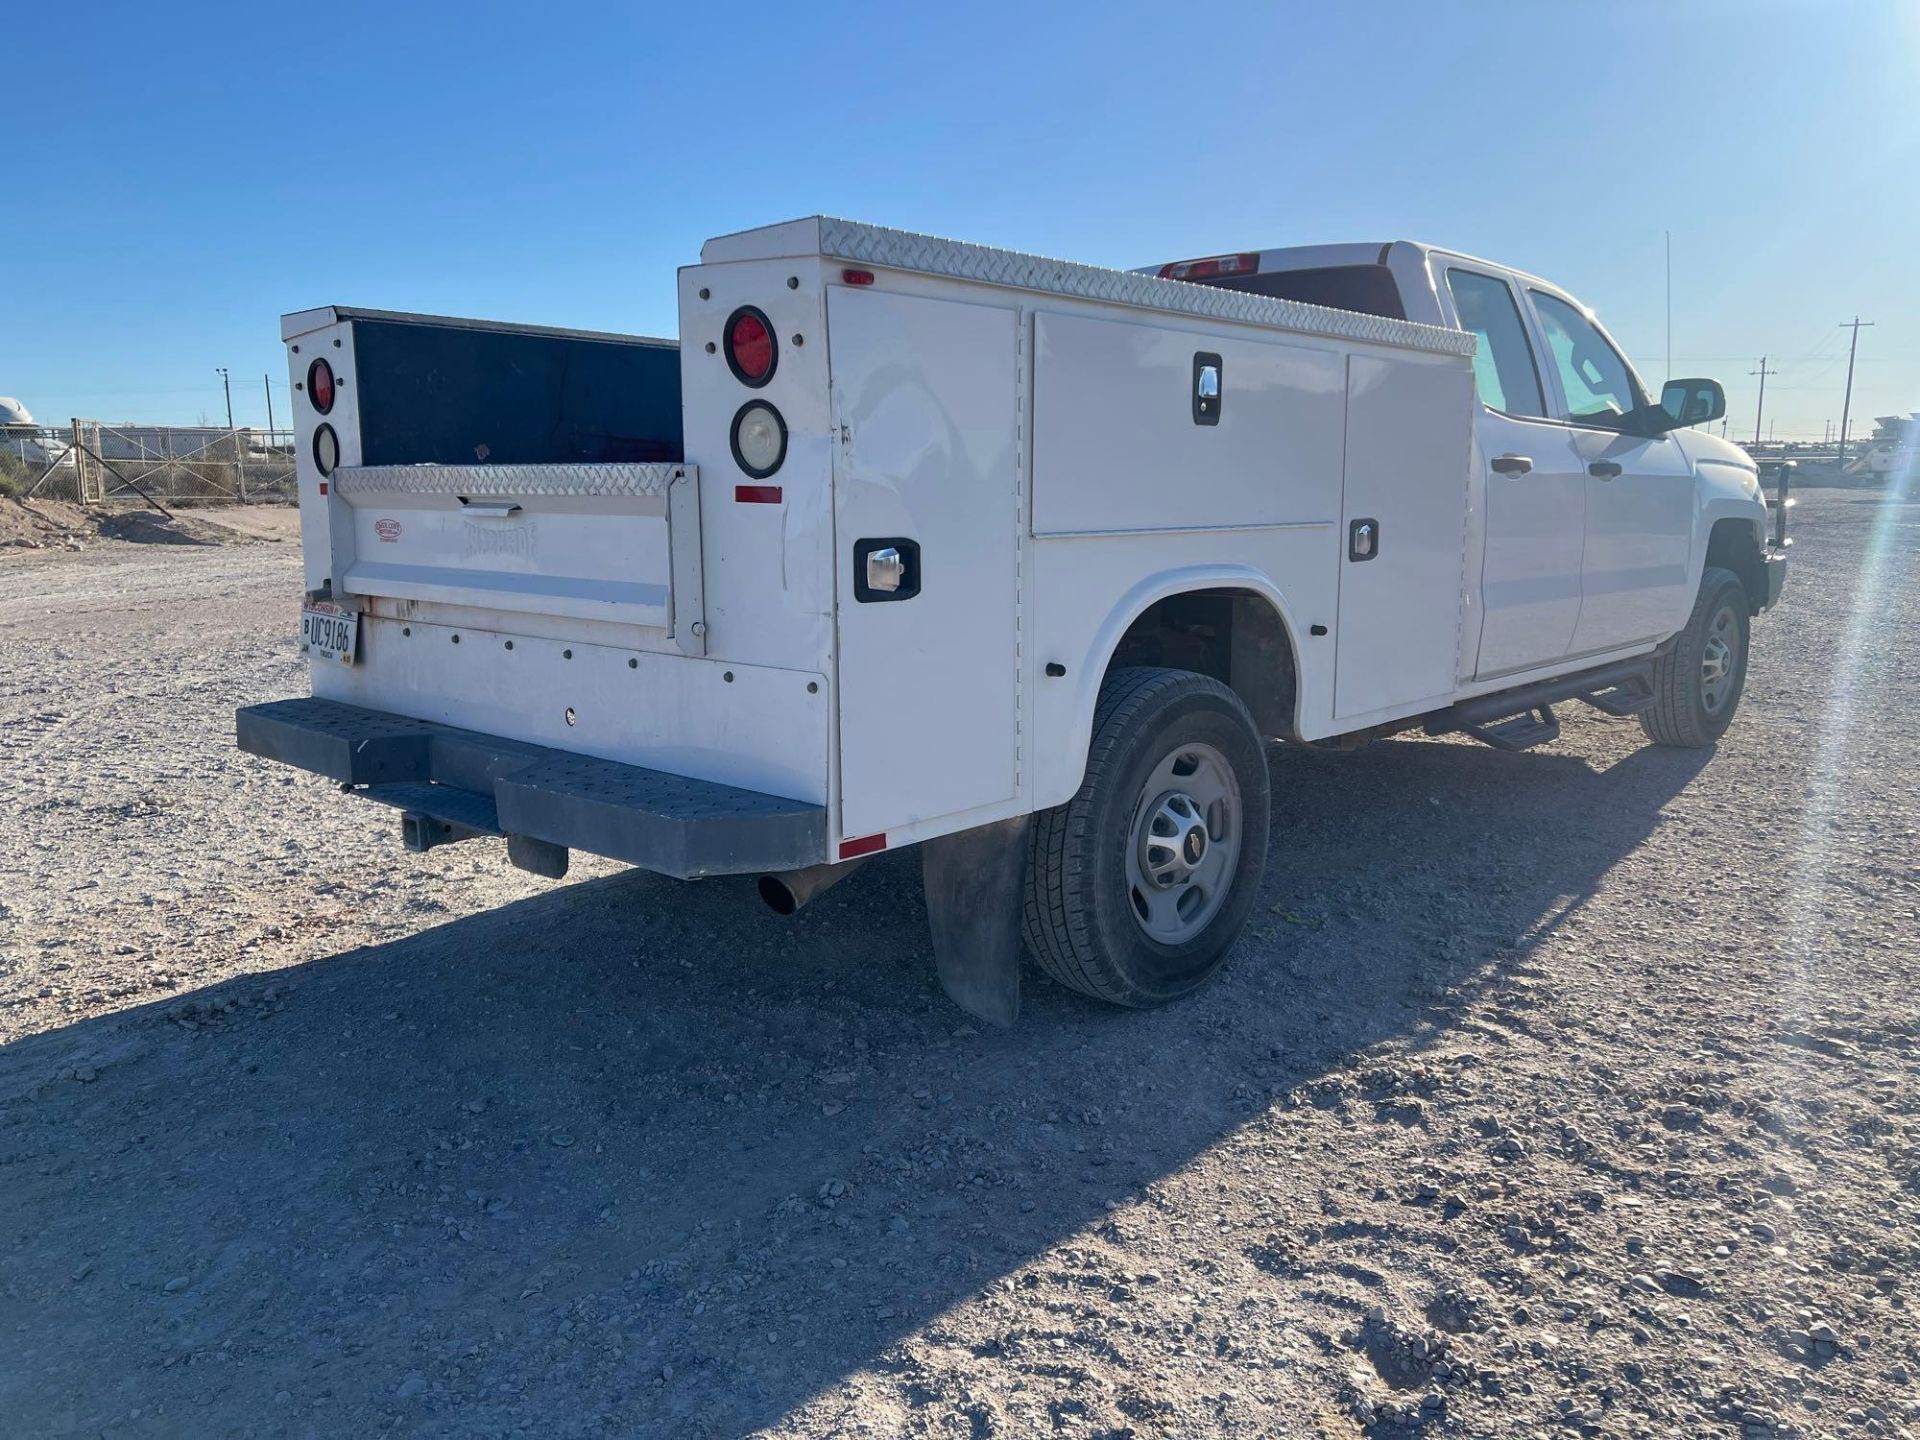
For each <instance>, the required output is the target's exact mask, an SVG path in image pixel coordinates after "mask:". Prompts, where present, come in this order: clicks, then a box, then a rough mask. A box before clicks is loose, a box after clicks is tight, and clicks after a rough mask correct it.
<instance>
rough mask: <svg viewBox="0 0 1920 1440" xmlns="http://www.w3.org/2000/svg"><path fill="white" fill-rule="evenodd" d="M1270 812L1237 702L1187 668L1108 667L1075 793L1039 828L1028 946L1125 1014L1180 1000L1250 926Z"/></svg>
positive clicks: (1260, 754)
mask: <svg viewBox="0 0 1920 1440" xmlns="http://www.w3.org/2000/svg"><path fill="white" fill-rule="evenodd" d="M1269 804H1270V799H1269V792H1268V781H1267V761H1266V751H1265V748H1264V747H1263V745H1262V744H1261V741H1260V736H1259V733H1258V731H1256V730H1255V728H1254V724H1253V718H1252V717H1251V716H1250V715H1249V714H1248V713H1247V708H1246V706H1245V705H1244V704H1242V703H1241V700H1240V697H1239V696H1237V695H1235V694H1234V693H1233V691H1231V690H1229V689H1228V688H1227V687H1226V686H1225V685H1222V684H1221V683H1220V682H1219V681H1217V680H1213V679H1210V678H1208V677H1207V676H1204V675H1196V674H1194V673H1192V672H1191V671H1186V670H1161V669H1132V668H1128V669H1120V670H1115V671H1113V672H1111V673H1110V674H1109V675H1108V676H1107V678H1106V681H1105V683H1104V684H1103V685H1102V686H1101V690H1100V702H1099V705H1098V707H1097V709H1096V711H1095V714H1094V722H1093V741H1092V744H1091V745H1090V747H1089V749H1088V755H1087V773H1086V778H1085V780H1084V781H1083V782H1082V783H1081V786H1080V790H1079V793H1078V794H1076V795H1075V796H1074V797H1073V798H1072V799H1071V800H1069V801H1068V802H1067V803H1066V804H1064V805H1061V806H1057V807H1056V808H1054V809H1052V810H1048V811H1044V812H1042V813H1041V814H1039V815H1037V816H1035V817H1034V822H1035V823H1034V826H1033V830H1032V840H1031V846H1032V849H1031V852H1030V856H1029V863H1028V867H1027V896H1026V906H1025V933H1026V942H1027V948H1028V949H1029V950H1030V951H1031V952H1032V953H1033V956H1034V958H1035V959H1036V960H1037V961H1038V962H1039V963H1040V966H1041V968H1042V969H1044V970H1045V971H1046V972H1047V973H1048V974H1049V975H1051V976H1053V977H1054V979H1056V980H1058V981H1060V983H1061V984H1063V985H1068V986H1071V987H1072V988H1073V989H1075V990H1079V991H1082V992H1083V993H1085V994H1088V995H1092V996H1095V997H1097V998H1099V999H1102V1000H1110V1001H1112V1002H1114V1003H1115V1004H1119V1005H1133V1006H1147V1005H1158V1004H1163V1003H1165V1002H1166V1001H1169V1000H1173V999H1176V998H1178V997H1179V996H1181V995H1185V994H1186V993H1188V992H1189V991H1191V990H1193V989H1195V988H1196V987H1198V986H1199V985H1200V984H1201V983H1203V982H1204V981H1205V980H1206V979H1207V978H1208V977H1209V976H1211V975H1212V974H1213V972H1214V971H1215V970H1217V969H1218V968H1219V967H1220V963H1221V962H1222V961H1223V960H1224V959H1225V958H1226V954H1227V950H1228V949H1229V948H1230V947H1231V946H1232V944H1233V942H1234V941H1235V940H1236V939H1237V938H1239V935H1240V932H1241V930H1242V929H1244V928H1245V926H1246V922H1247V914H1248V911H1249V910H1250V909H1251V908H1252V905H1253V899H1254V891H1255V890H1256V889H1257V888H1258V886H1259V883H1260V875H1261V872H1262V871H1263V870H1264V869H1265V867H1266V860H1267V825H1268V812H1269Z"/></svg>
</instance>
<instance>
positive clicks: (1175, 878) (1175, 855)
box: [1127, 745, 1240, 945]
mask: <svg viewBox="0 0 1920 1440" xmlns="http://www.w3.org/2000/svg"><path fill="white" fill-rule="evenodd" d="M1128 834H1129V836H1130V837H1131V838H1130V840H1129V843H1128V845H1127V889H1128V899H1129V900H1130V901H1131V902H1132V905H1133V917H1134V919H1135V920H1137V921H1138V922H1139V923H1140V928H1141V929H1142V930H1144V931H1146V933H1147V934H1148V935H1149V936H1151V937H1152V938H1153V939H1155V940H1158V941H1159V942H1160V943H1161V944H1162V945H1180V944H1184V943H1185V942H1186V941H1188V940H1191V939H1192V938H1193V937H1194V936H1195V935H1198V934H1199V933H1200V932H1201V931H1202V930H1204V929H1205V928H1206V926H1207V922H1208V921H1210V920H1211V919H1213V917H1214V915H1215V914H1217V913H1218V912H1219V909H1220V906H1221V905H1222V904H1223V903H1225V901H1226V898H1227V892H1228V891H1229V890H1230V889H1232V887H1233V875H1234V870H1235V868H1236V864H1237V862H1238V861H1239V858H1240V785H1239V782H1238V781H1236V780H1235V779H1234V776H1233V767H1232V766H1231V765H1229V764H1227V760H1226V757H1225V756H1224V755H1222V754H1221V753H1220V752H1219V751H1218V750H1216V749H1214V748H1213V747H1212V746H1211V745H1182V746H1180V747H1179V748H1178V749H1175V750H1173V751H1171V752H1169V753H1168V754H1167V755H1166V756H1165V757H1163V758H1162V759H1161V761H1160V763H1159V764H1158V765H1156V766H1154V767H1153V773H1152V774H1150V775H1149V776H1148V777H1147V782H1146V784H1145V785H1143V786H1142V787H1141V790H1140V798H1139V800H1137V801H1136V802H1135V804H1134V808H1133V823H1132V825H1131V826H1130V827H1129V830H1128Z"/></svg>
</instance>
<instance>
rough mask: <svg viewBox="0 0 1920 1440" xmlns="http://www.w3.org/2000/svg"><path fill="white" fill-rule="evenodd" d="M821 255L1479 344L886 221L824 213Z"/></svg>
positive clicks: (1348, 331) (1446, 345) (1383, 337)
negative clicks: (996, 246) (916, 231)
mask: <svg viewBox="0 0 1920 1440" xmlns="http://www.w3.org/2000/svg"><path fill="white" fill-rule="evenodd" d="M819 225H820V253H821V254H822V255H829V256H832V257H833V258H834V259H836V260H856V261H860V262H862V263H864V264H868V265H880V266H884V267H885V268H887V269H889V270H918V271H920V272H921V273H923V274H927V275H946V276H950V277H952V278H954V279H956V280H978V281H980V282H982V283H984V284H988V285H1011V286H1014V287H1017V288H1019V289H1022V290H1040V291H1045V292H1047V293H1049V294H1053V295H1070V296H1073V297H1075V298H1077V299H1082V300H1106V301H1111V302H1112V303H1114V304H1117V305H1132V306H1136V307H1138V308H1140V309H1143V310H1168V311H1174V312H1177V313H1180V314H1183V315H1201V316H1205V317H1207V318H1209V319H1214V320H1240V321H1244V322H1246V323H1247V324H1250V325H1273V326H1278V327H1280V328H1282V329H1286V330H1300V331H1305V332H1307V333H1308V334H1313V335H1326V336H1330V337H1332V338H1334V339H1337V340H1362V341H1366V342H1369V343H1371V344H1376V345H1397V346H1399V347H1400V348H1402V349H1407V350H1430V351H1434V352H1436V353H1439V354H1443V355H1471V354H1473V352H1474V349H1475V346H1476V344H1477V342H1476V341H1475V339H1474V337H1473V336H1472V335H1469V334H1467V333H1465V332H1463V331H1459V330H1445V329H1442V328H1441V327H1439V326H1437V325H1420V324H1416V323H1415V322H1413V321H1411V320H1390V319H1387V318H1386V317H1384V316H1380V315H1362V314H1360V313H1359V312H1357V311H1353V310H1333V309H1329V308H1327V307H1326V306H1323V305H1308V304H1305V303H1303V302H1301V301H1298V300H1276V299H1274V298H1272V297H1270V296H1266V295H1250V294H1248V293H1247V292H1246V291H1244V290H1223V289H1221V288H1219V287H1218V286H1214V285H1190V284H1188V283H1187V282H1185V281H1183V280H1161V279H1159V278H1157V277H1155V276H1152V275H1136V274H1133V273H1131V272H1130V271H1126V270H1105V269H1102V268H1101V267H1099V266H1097V265H1076V264H1074V263H1073V262H1072V261H1069V260H1049V259H1047V258H1046V257H1045V256H1041V255H1023V254H1021V253H1020V252H1019V251H1016V250H995V249H992V248H990V247H988V246H985V245H969V244H966V243H965V242H964V241H959V240H942V239H940V238H938V237H937V236H933V235H916V234H914V233H913V232H911V231H908V230H890V229H888V228H887V227H885V226H883V225H863V224H861V223H859V222H858V221H854V220H835V219H830V218H827V217H825V216H823V217H821V219H820V222H819Z"/></svg>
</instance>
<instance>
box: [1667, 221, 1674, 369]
mask: <svg viewBox="0 0 1920 1440" xmlns="http://www.w3.org/2000/svg"><path fill="white" fill-rule="evenodd" d="M1667 379H1669V380H1671V379H1673V232H1672V231H1671V230H1669V231H1667Z"/></svg>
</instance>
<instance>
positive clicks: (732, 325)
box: [727, 305, 774, 386]
mask: <svg viewBox="0 0 1920 1440" xmlns="http://www.w3.org/2000/svg"><path fill="white" fill-rule="evenodd" d="M773 361H774V352H773V326H772V324H771V323H770V322H769V321H768V320H767V317H766V316H765V315H762V314H761V313H760V312H759V311H758V310H756V309H754V308H753V307H752V306H751V305H743V306H741V307H740V308H739V309H738V310H736V311H734V312H733V315H732V316H731V318H729V319H728V321H727V364H728V365H729V366H731V367H732V369H733V373H734V376H735V378H737V379H739V380H740V381H741V382H743V383H744V384H747V385H755V386H758V385H764V384H766V383H767V381H768V380H769V379H771V378H772V376H773Z"/></svg>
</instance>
